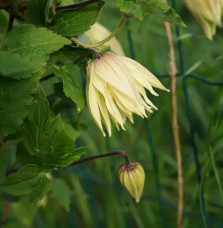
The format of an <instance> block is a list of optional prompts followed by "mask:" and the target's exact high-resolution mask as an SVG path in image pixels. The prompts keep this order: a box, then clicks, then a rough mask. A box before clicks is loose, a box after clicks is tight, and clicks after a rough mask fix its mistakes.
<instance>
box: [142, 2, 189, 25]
mask: <svg viewBox="0 0 223 228" xmlns="http://www.w3.org/2000/svg"><path fill="white" fill-rule="evenodd" d="M146 10H147V12H148V13H150V14H153V15H155V16H156V17H159V18H161V19H162V20H164V21H168V22H169V23H171V24H179V25H181V26H186V25H185V24H184V22H183V21H182V19H181V17H180V16H179V15H178V14H177V13H176V12H175V10H174V9H173V8H171V7H170V6H169V5H168V4H167V3H166V2H161V1H157V0H150V1H148V2H147V4H146Z"/></svg>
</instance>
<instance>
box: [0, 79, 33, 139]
mask: <svg viewBox="0 0 223 228" xmlns="http://www.w3.org/2000/svg"><path fill="white" fill-rule="evenodd" d="M36 83H37V78H36V77H33V78H30V79H24V80H20V81H16V80H13V79H6V78H1V77H0V117H1V118H0V133H1V134H3V135H5V136H6V135H8V134H11V133H14V132H15V130H16V129H17V128H18V127H19V126H20V125H21V124H22V122H23V120H24V119H25V117H26V116H27V113H28V108H29V106H30V105H31V104H32V100H33V97H32V94H33V93H34V92H35V91H36Z"/></svg>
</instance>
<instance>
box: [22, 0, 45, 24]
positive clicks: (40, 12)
mask: <svg viewBox="0 0 223 228" xmlns="http://www.w3.org/2000/svg"><path fill="white" fill-rule="evenodd" d="M46 4H47V0H28V1H27V4H26V6H27V11H26V13H25V21H26V22H27V23H30V24H34V25H39V26H45V8H46Z"/></svg>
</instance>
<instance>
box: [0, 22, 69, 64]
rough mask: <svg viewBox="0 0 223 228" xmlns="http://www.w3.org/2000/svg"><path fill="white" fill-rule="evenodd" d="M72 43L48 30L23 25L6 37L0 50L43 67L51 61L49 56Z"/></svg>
mask: <svg viewBox="0 0 223 228" xmlns="http://www.w3.org/2000/svg"><path fill="white" fill-rule="evenodd" d="M70 43H71V42H70V41H69V40H68V39H66V38H64V37H61V36H60V35H57V34H56V33H54V32H52V31H50V30H47V29H46V28H37V27H35V26H33V25H21V26H18V27H16V28H14V29H13V30H12V31H11V32H9V33H8V34H7V35H6V36H5V39H4V40H3V42H2V44H1V46H0V50H2V51H8V52H11V53H13V54H18V55H19V56H21V57H26V58H27V59H29V60H30V61H34V62H35V64H38V65H39V66H43V65H45V64H46V61H47V60H48V59H49V54H51V53H52V52H54V51H57V50H59V49H60V48H62V47H63V46H64V45H68V44H70Z"/></svg>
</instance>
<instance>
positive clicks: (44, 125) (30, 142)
mask: <svg viewBox="0 0 223 228" xmlns="http://www.w3.org/2000/svg"><path fill="white" fill-rule="evenodd" d="M67 129H68V127H67V124H64V123H63V122H62V120H61V118H60V116H59V115H58V116H56V117H51V116H50V108H49V104H48V101H47V100H46V97H45V95H44V92H43V91H42V89H39V90H38V93H37V94H36V96H35V98H34V102H33V105H32V107H31V110H30V112H29V114H28V118H27V121H26V122H25V124H24V129H23V132H24V133H23V143H24V145H25V148H26V150H27V151H28V152H29V153H30V154H31V155H34V156H39V158H40V160H41V167H43V168H44V169H46V170H49V169H53V168H56V167H66V166H68V165H69V164H71V163H72V162H73V161H76V160H78V159H79V158H80V155H81V154H82V153H83V149H82V148H80V149H75V148H74V137H73V136H74V132H73V131H71V129H68V130H67ZM69 133H72V134H71V135H68V134H69ZM75 136H76V135H75Z"/></svg>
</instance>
